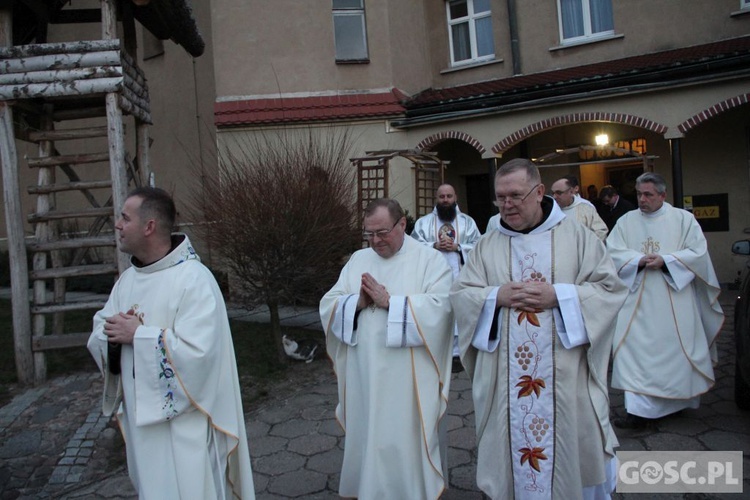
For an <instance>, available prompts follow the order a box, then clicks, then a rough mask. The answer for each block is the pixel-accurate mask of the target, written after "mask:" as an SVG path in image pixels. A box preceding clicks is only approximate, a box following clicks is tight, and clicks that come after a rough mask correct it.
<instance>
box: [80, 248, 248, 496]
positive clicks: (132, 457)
mask: <svg viewBox="0 0 750 500" xmlns="http://www.w3.org/2000/svg"><path fill="white" fill-rule="evenodd" d="M173 238H177V239H181V243H180V244H179V245H178V246H176V247H175V248H174V250H172V251H171V252H170V253H169V254H168V255H167V256H166V257H164V258H163V259H161V260H159V261H157V262H155V263H153V264H151V265H148V266H145V267H135V266H133V267H130V268H128V269H127V270H126V271H125V272H124V273H122V276H120V279H118V280H117V283H115V286H114V288H113V289H112V293H111V294H110V296H109V300H108V301H107V304H106V305H105V306H104V309H102V310H101V311H99V312H97V313H96V315H95V316H94V331H93V333H92V334H91V337H90V338H89V342H88V348H89V351H91V354H92V355H93V357H94V359H95V360H96V362H97V364H98V365H99V369H100V370H101V371H102V373H103V374H104V378H105V391H104V399H103V411H104V414H105V415H111V414H112V413H113V412H115V411H116V412H117V418H118V421H119V423H120V429H121V430H122V432H123V437H124V438H125V445H126V452H127V459H128V473H129V475H130V478H131V480H132V482H133V486H134V487H135V488H136V490H137V491H138V496H139V498H140V499H142V500H149V499H153V500H170V499H175V500H177V499H185V498H200V499H201V500H209V499H237V498H242V499H254V498H255V492H254V490H253V475H252V469H251V466H250V454H249V451H248V444H247V436H246V434H245V421H244V415H243V412H242V399H241V396H240V392H239V379H238V376H237V364H236V361H235V356H234V346H233V344H232V337H231V333H230V330H229V321H228V319H227V313H226V306H225V305H224V299H223V298H222V295H221V292H220V290H219V287H218V285H217V284H216V280H215V279H214V277H213V275H212V274H211V271H209V270H208V269H207V268H206V267H205V266H204V265H203V264H201V263H200V260H199V258H198V256H197V254H196V253H195V250H193V247H192V246H191V245H190V241H189V240H188V238H187V237H186V236H185V235H173ZM121 312H122V313H128V312H129V313H131V314H136V315H138V317H139V318H140V319H141V322H142V323H143V324H142V325H141V326H139V327H138V329H137V330H136V333H135V337H134V339H133V344H132V345H127V344H126V345H123V346H122V353H121V355H120V357H119V362H120V366H121V374H120V375H113V374H112V373H110V361H109V359H108V356H107V353H108V345H107V337H106V335H105V334H104V331H103V328H104V323H105V320H106V318H108V317H110V316H113V315H116V314H118V313H121ZM112 364H116V362H113V363H112ZM120 400H122V404H121V405H120Z"/></svg>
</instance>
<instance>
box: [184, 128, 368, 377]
mask: <svg viewBox="0 0 750 500" xmlns="http://www.w3.org/2000/svg"><path fill="white" fill-rule="evenodd" d="M232 146H234V147H232V148H229V147H227V148H226V149H224V150H222V151H220V153H219V162H218V167H217V172H216V175H214V176H212V177H209V178H204V181H203V182H204V186H203V192H202V193H201V194H200V195H196V196H195V198H194V200H193V201H194V202H196V203H195V205H194V206H196V207H199V208H200V209H201V210H202V212H203V217H204V218H205V220H206V221H207V222H208V224H205V225H201V226H198V231H199V233H200V234H201V236H203V237H205V238H206V239H210V241H211V245H212V246H213V247H214V248H215V249H217V251H218V252H219V254H220V255H221V256H222V257H223V258H224V260H225V261H226V263H227V265H228V267H229V269H230V272H231V273H232V274H233V275H234V276H233V282H236V283H237V284H238V285H239V291H238V292H239V293H238V297H237V298H239V299H240V300H241V301H242V303H243V305H245V306H247V307H255V306H257V305H259V304H266V305H267V306H268V309H269V311H270V315H271V330H272V333H273V336H274V342H275V344H276V347H277V351H278V357H279V362H280V363H282V362H284V360H285V359H286V357H285V354H284V349H283V344H282V341H281V337H282V332H281V324H280V319H279V306H280V305H292V304H300V303H302V304H317V302H318V301H319V300H320V298H321V297H322V295H323V293H325V291H326V290H327V289H328V288H330V287H331V286H332V285H333V283H335V281H336V279H337V277H338V273H339V271H340V269H341V265H342V261H343V258H344V257H345V256H346V255H347V254H349V253H351V251H352V250H353V249H354V248H355V247H356V245H357V243H358V242H359V241H360V240H361V235H360V228H359V225H358V220H357V218H358V216H357V211H356V209H355V207H356V196H355V194H356V192H355V174H356V172H355V169H354V168H352V166H351V165H350V163H349V157H350V156H351V155H350V150H351V136H350V133H349V132H339V133H335V132H333V131H332V130H328V131H324V132H316V131H313V130H305V131H300V130H297V131H282V132H279V133H278V134H275V135H269V134H264V133H258V134H257V135H248V136H244V138H243V139H241V140H239V141H236V143H235V144H233V145H232Z"/></svg>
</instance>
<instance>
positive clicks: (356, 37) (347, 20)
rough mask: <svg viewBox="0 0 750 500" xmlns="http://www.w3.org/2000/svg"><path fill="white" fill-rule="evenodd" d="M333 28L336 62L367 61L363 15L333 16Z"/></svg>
mask: <svg viewBox="0 0 750 500" xmlns="http://www.w3.org/2000/svg"><path fill="white" fill-rule="evenodd" d="M333 28H334V35H335V39H336V60H339V61H345V60H351V59H367V43H366V41H365V26H364V16H363V15H361V14H357V15H335V16H333Z"/></svg>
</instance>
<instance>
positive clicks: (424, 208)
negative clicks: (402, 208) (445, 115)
mask: <svg viewBox="0 0 750 500" xmlns="http://www.w3.org/2000/svg"><path fill="white" fill-rule="evenodd" d="M396 157H401V158H406V159H407V160H409V161H410V162H411V163H412V165H413V169H414V189H415V193H414V194H415V198H414V199H415V200H416V212H417V213H416V214H415V217H417V218H418V217H421V216H423V215H426V214H428V213H430V212H431V211H432V208H433V207H434V205H435V190H436V189H437V188H438V186H439V185H440V184H442V183H443V181H444V178H445V168H446V167H447V166H448V163H449V162H447V161H443V160H441V159H440V158H439V157H438V155H437V153H433V152H431V151H423V150H420V149H391V150H382V151H367V152H366V156H363V157H360V158H351V159H350V160H349V161H351V162H352V164H353V165H354V167H356V168H357V202H358V206H359V208H360V210H364V209H365V207H367V204H368V203H370V202H371V201H373V200H376V199H378V198H388V196H389V192H388V191H389V190H388V170H389V167H390V161H391V160H393V159H394V158H396Z"/></svg>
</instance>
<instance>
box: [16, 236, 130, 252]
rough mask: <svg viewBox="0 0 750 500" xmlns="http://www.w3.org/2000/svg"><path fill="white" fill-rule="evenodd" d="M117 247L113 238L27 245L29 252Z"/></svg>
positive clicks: (100, 237) (103, 237)
mask: <svg viewBox="0 0 750 500" xmlns="http://www.w3.org/2000/svg"><path fill="white" fill-rule="evenodd" d="M114 246H117V243H116V242H115V237H114V235H113V236H98V237H95V238H70V239H65V240H57V241H48V242H46V243H39V242H33V243H27V244H26V249H27V250H28V251H29V252H49V251H53V250H70V249H71V248H96V247H114Z"/></svg>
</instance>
